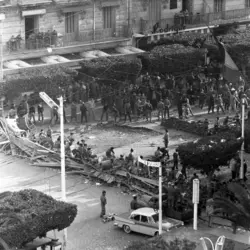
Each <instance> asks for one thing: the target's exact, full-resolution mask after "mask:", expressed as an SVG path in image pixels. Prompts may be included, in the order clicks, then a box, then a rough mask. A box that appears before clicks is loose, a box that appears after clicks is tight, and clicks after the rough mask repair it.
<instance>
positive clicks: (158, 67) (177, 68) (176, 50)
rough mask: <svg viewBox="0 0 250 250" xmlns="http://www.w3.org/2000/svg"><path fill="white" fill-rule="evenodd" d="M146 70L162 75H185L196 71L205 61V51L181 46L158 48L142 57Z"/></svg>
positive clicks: (173, 45) (162, 46)
mask: <svg viewBox="0 0 250 250" xmlns="http://www.w3.org/2000/svg"><path fill="white" fill-rule="evenodd" d="M141 60H142V64H143V67H144V69H145V70H147V71H153V72H160V73H173V74H176V73H183V72H187V71H190V70H192V71H193V70H194V69H196V68H197V66H199V64H201V62H203V61H204V51H202V50H201V49H197V48H193V47H191V46H188V47H185V46H183V45H181V44H172V45H161V46H156V47H155V48H154V49H152V50H151V51H150V52H149V53H146V54H143V55H142V56H141Z"/></svg>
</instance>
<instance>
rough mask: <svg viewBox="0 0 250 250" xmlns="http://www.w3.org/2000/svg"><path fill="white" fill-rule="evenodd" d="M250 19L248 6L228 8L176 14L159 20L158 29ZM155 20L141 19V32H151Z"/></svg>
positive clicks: (167, 29)
mask: <svg viewBox="0 0 250 250" xmlns="http://www.w3.org/2000/svg"><path fill="white" fill-rule="evenodd" d="M248 19H250V8H246V9H239V10H229V11H223V12H217V13H207V14H204V15H201V14H199V13H197V14H195V15H190V14H187V15H184V14H176V15H175V16H174V17H173V18H164V19H161V20H160V21H159V26H160V29H162V30H165V31H169V30H172V29H176V28H178V27H180V28H182V27H183V26H185V27H190V28H192V27H197V26H206V25H208V24H209V25H216V24H223V23H228V22H230V21H238V20H248ZM155 24H156V21H149V20H143V19H141V32H142V33H152V31H153V26H154V25H155Z"/></svg>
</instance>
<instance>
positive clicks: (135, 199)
mask: <svg viewBox="0 0 250 250" xmlns="http://www.w3.org/2000/svg"><path fill="white" fill-rule="evenodd" d="M130 209H131V210H132V211H133V210H136V209H137V195H136V194H134V195H133V200H132V201H131V202H130Z"/></svg>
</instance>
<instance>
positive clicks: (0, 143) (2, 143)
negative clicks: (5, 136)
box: [0, 141, 10, 145]
mask: <svg viewBox="0 0 250 250" xmlns="http://www.w3.org/2000/svg"><path fill="white" fill-rule="evenodd" d="M9 142H10V141H3V142H0V145H4V144H7V143H9Z"/></svg>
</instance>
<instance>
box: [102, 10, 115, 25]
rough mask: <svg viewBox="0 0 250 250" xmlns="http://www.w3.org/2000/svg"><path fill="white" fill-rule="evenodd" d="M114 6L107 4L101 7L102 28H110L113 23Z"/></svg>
mask: <svg viewBox="0 0 250 250" xmlns="http://www.w3.org/2000/svg"><path fill="white" fill-rule="evenodd" d="M115 18H116V17H115V7H114V6H109V7H104V8H103V28H104V29H111V28H113V27H114V25H115Z"/></svg>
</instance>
